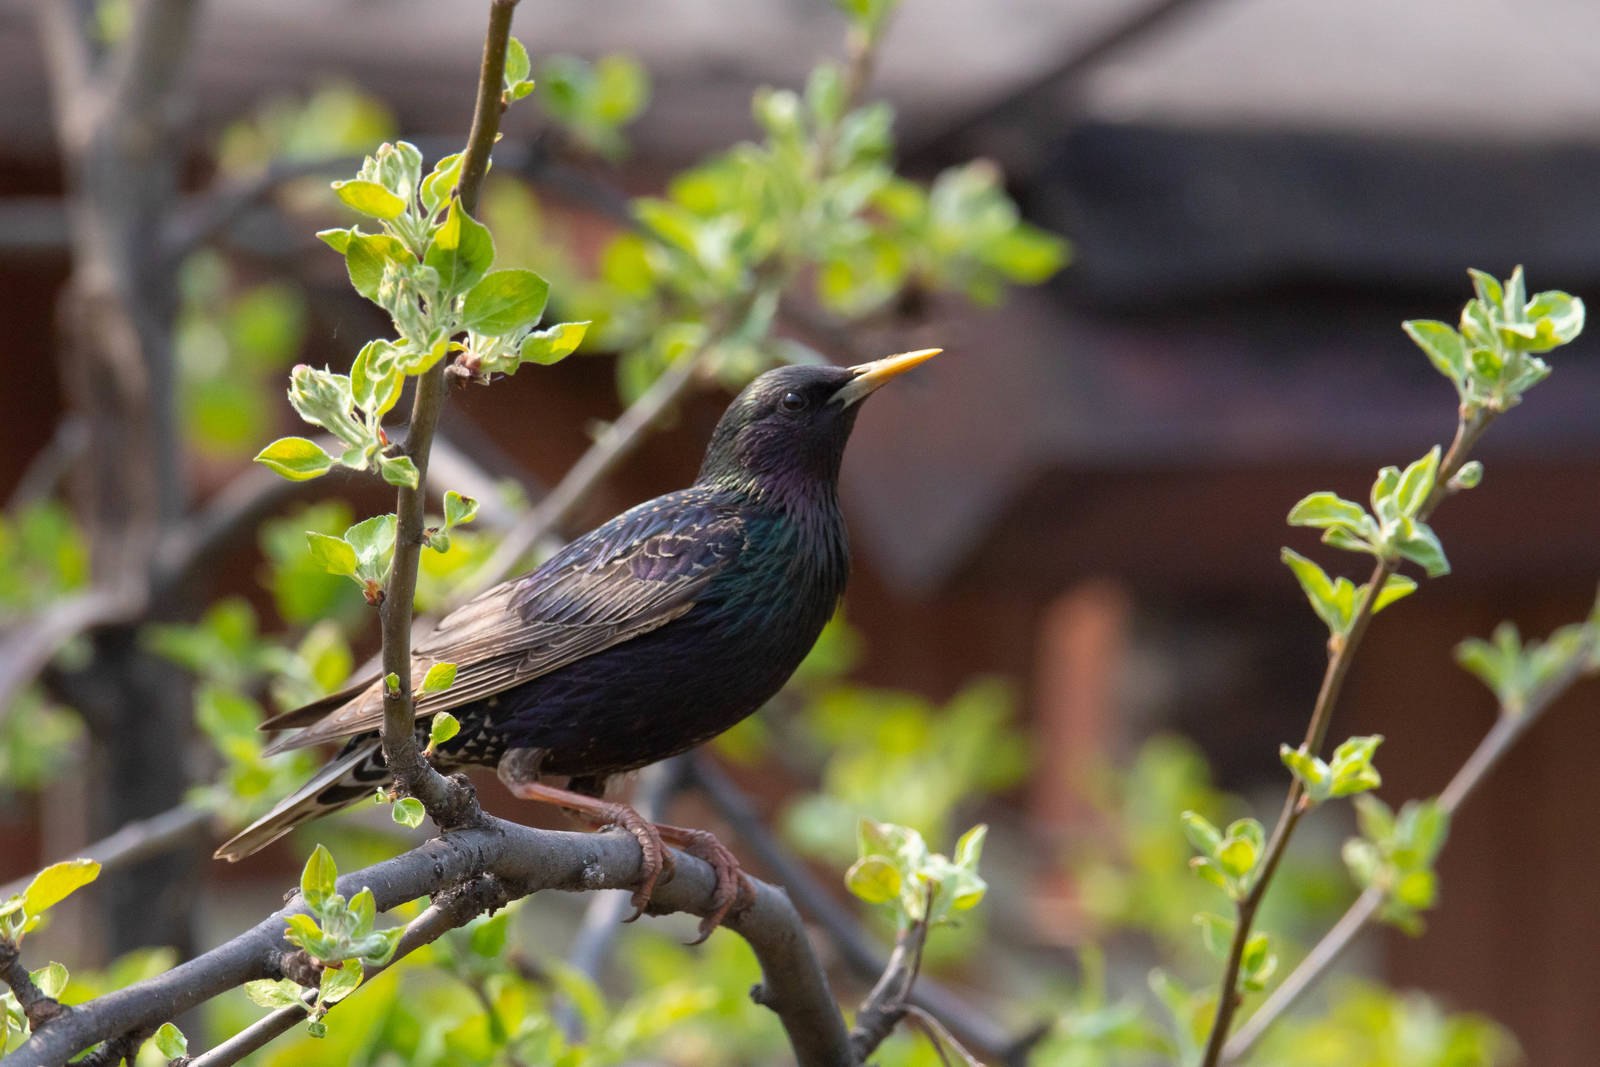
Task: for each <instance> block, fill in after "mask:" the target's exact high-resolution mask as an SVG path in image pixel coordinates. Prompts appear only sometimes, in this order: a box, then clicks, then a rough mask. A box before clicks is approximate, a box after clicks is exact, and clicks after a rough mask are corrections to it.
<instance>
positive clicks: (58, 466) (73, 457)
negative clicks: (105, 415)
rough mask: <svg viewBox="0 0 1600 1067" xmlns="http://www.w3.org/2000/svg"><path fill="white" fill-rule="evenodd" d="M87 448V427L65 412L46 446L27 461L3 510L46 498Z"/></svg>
mask: <svg viewBox="0 0 1600 1067" xmlns="http://www.w3.org/2000/svg"><path fill="white" fill-rule="evenodd" d="M88 447H89V429H88V427H86V426H85V425H84V424H83V420H82V419H81V418H79V417H78V416H76V415H71V414H68V415H64V416H62V418H61V421H60V422H58V423H57V424H56V429H55V432H54V433H52V434H51V435H50V440H49V441H47V442H45V446H44V447H43V448H41V449H40V450H39V451H38V452H36V453H34V456H33V458H32V459H31V460H29V461H28V466H27V468H26V469H25V470H24V471H23V472H22V477H21V478H19V479H17V485H16V488H15V489H13V490H11V495H10V496H9V497H7V498H6V510H7V511H15V510H16V509H17V508H21V507H26V506H27V505H29V504H33V503H36V502H37V501H40V500H43V499H44V498H45V497H48V496H49V495H50V494H51V493H53V492H55V490H56V486H58V485H60V484H61V480H62V479H63V478H65V477H66V476H67V472H68V471H70V470H71V469H72V465H73V464H75V463H77V462H78V459H79V457H80V456H82V455H83V453H84V450H85V449H87V448H88Z"/></svg>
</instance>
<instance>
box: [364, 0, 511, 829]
mask: <svg viewBox="0 0 1600 1067" xmlns="http://www.w3.org/2000/svg"><path fill="white" fill-rule="evenodd" d="M516 7H517V0H491V3H490V5H489V28H488V32H487V33H486V34H485V35H484V42H483V63H482V66H481V67H480V68H479V74H478V98H477V103H476V106H475V107H474V109H473V115H472V133H471V135H470V136H469V137H468V138H467V147H466V151H465V152H464V153H463V155H462V161H461V178H460V181H459V184H458V185H457V187H456V195H457V196H458V197H459V199H460V203H461V207H462V209H463V210H465V211H466V212H467V213H468V214H471V213H472V212H474V211H475V210H477V206H478V192H479V189H480V187H481V186H482V184H483V176H484V174H485V173H486V172H487V171H488V168H489V152H490V150H491V149H492V148H493V147H494V142H495V137H496V135H497V134H498V133H499V128H500V113H501V110H502V105H501V100H500V94H501V85H502V82H503V81H504V78H505V65H506V46H507V44H508V42H509V41H510V38H511V16H512V14H513V13H514V12H515V11H516ZM445 366H446V365H445V363H444V362H443V361H441V362H440V363H439V364H438V365H436V366H435V367H433V368H432V369H430V370H428V371H427V372H425V373H424V374H422V375H421V376H420V377H419V378H418V379H417V387H416V392H415V394H414V396H413V399H412V406H411V422H410V429H409V431H408V432H407V434H406V446H405V447H406V453H407V455H409V456H410V457H411V461H412V463H414V464H415V465H416V470H417V486H416V488H415V489H413V488H410V487H409V486H401V487H400V490H399V494H398V496H399V499H398V503H397V505H396V509H395V510H396V514H397V516H398V518H397V522H396V528H395V545H394V563H393V565H392V569H391V571H390V574H389V585H388V589H387V590H386V591H385V596H384V600H383V605H382V607H381V609H380V615H381V619H382V624H383V627H382V629H383V671H384V674H385V675H387V676H388V677H390V678H393V679H395V680H396V682H397V683H398V684H397V685H395V686H394V687H392V688H391V687H389V686H385V688H384V698H383V729H382V737H383V755H384V759H385V761H386V762H387V763H388V766H389V770H390V772H391V773H393V774H394V777H395V783H396V785H397V786H398V787H399V789H400V790H401V791H402V792H403V793H406V794H408V795H410V796H414V797H416V798H417V799H418V800H420V801H422V804H423V807H425V808H426V809H427V810H428V814H429V815H430V816H432V817H433V820H434V822H435V823H437V824H438V825H439V826H440V827H441V828H448V827H451V826H459V825H464V824H465V823H466V822H468V821H470V820H471V819H472V818H475V817H476V816H477V814H478V809H477V800H476V798H475V797H473V796H472V794H471V791H470V789H467V788H465V787H452V785H451V783H450V782H448V781H446V779H445V778H444V776H443V775H441V774H439V773H438V772H437V771H435V770H434V769H433V767H432V766H431V765H429V764H428V762H427V761H426V760H425V759H424V758H423V757H422V754H421V752H420V751H419V750H418V748H417V737H416V707H415V704H414V702H413V700H412V694H411V616H412V611H413V607H414V601H415V599H416V592H417V566H418V563H419V562H420V561H421V557H422V549H423V542H424V534H423V529H424V526H425V518H424V515H423V506H424V502H425V500H426V493H427V478H428V454H429V451H430V449H431V447H432V445H433V433H434V430H435V428H436V427H437V426H438V424H439V414H440V411H441V410H442V409H443V407H444V395H445Z"/></svg>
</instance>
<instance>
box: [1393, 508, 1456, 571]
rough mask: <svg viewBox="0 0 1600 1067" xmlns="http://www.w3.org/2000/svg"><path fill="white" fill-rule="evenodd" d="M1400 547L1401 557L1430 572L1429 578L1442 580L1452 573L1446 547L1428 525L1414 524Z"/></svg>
mask: <svg viewBox="0 0 1600 1067" xmlns="http://www.w3.org/2000/svg"><path fill="white" fill-rule="evenodd" d="M1407 534H1408V535H1407V536H1405V537H1402V538H1401V540H1400V543H1399V545H1398V546H1397V547H1398V548H1399V550H1400V555H1402V556H1404V557H1405V558H1406V559H1408V560H1410V561H1411V562H1412V563H1415V564H1417V565H1419V566H1420V567H1421V568H1422V569H1423V570H1425V571H1427V572H1428V577H1429V578H1440V577H1443V576H1444V575H1446V574H1449V573H1450V561H1449V560H1448V559H1446V558H1445V555H1444V546H1443V545H1441V544H1440V543H1439V536H1438V534H1435V533H1434V532H1433V529H1432V527H1430V526H1428V525H1427V524H1426V523H1420V522H1418V523H1412V524H1411V528H1410V530H1409V531H1407Z"/></svg>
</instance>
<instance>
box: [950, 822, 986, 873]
mask: <svg viewBox="0 0 1600 1067" xmlns="http://www.w3.org/2000/svg"><path fill="white" fill-rule="evenodd" d="M988 834H989V827H988V825H987V824H986V823H979V824H978V825H976V826H974V827H973V828H972V829H970V830H968V831H967V832H966V833H964V834H962V835H961V838H960V840H958V841H957V842H956V854H955V864H956V866H957V867H961V868H963V869H964V870H969V871H976V870H977V869H978V859H979V858H980V857H981V856H982V855H983V840H984V838H985V837H987V836H988Z"/></svg>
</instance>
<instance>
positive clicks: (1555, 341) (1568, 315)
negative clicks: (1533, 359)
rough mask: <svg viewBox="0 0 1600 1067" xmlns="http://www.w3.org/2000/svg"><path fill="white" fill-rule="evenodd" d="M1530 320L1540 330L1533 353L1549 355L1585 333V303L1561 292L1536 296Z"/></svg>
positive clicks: (1530, 307)
mask: <svg viewBox="0 0 1600 1067" xmlns="http://www.w3.org/2000/svg"><path fill="white" fill-rule="evenodd" d="M1527 315H1528V318H1529V319H1531V320H1532V321H1533V323H1534V326H1535V327H1536V333H1535V339H1534V342H1533V344H1531V345H1529V346H1527V350H1528V351H1530V352H1548V351H1550V350H1551V349H1552V348H1557V347H1559V346H1561V345H1564V344H1567V343H1568V342H1570V341H1572V340H1574V339H1575V338H1577V336H1578V335H1579V334H1580V333H1582V332H1583V321H1584V307H1583V301H1582V300H1579V299H1578V298H1577V297H1575V296H1570V295H1568V294H1567V293H1563V292H1561V291H1559V290H1555V289H1552V290H1549V291H1547V292H1543V293H1540V294H1539V295H1538V296H1535V297H1534V298H1533V300H1532V302H1530V303H1529V304H1528V307H1527Z"/></svg>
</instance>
